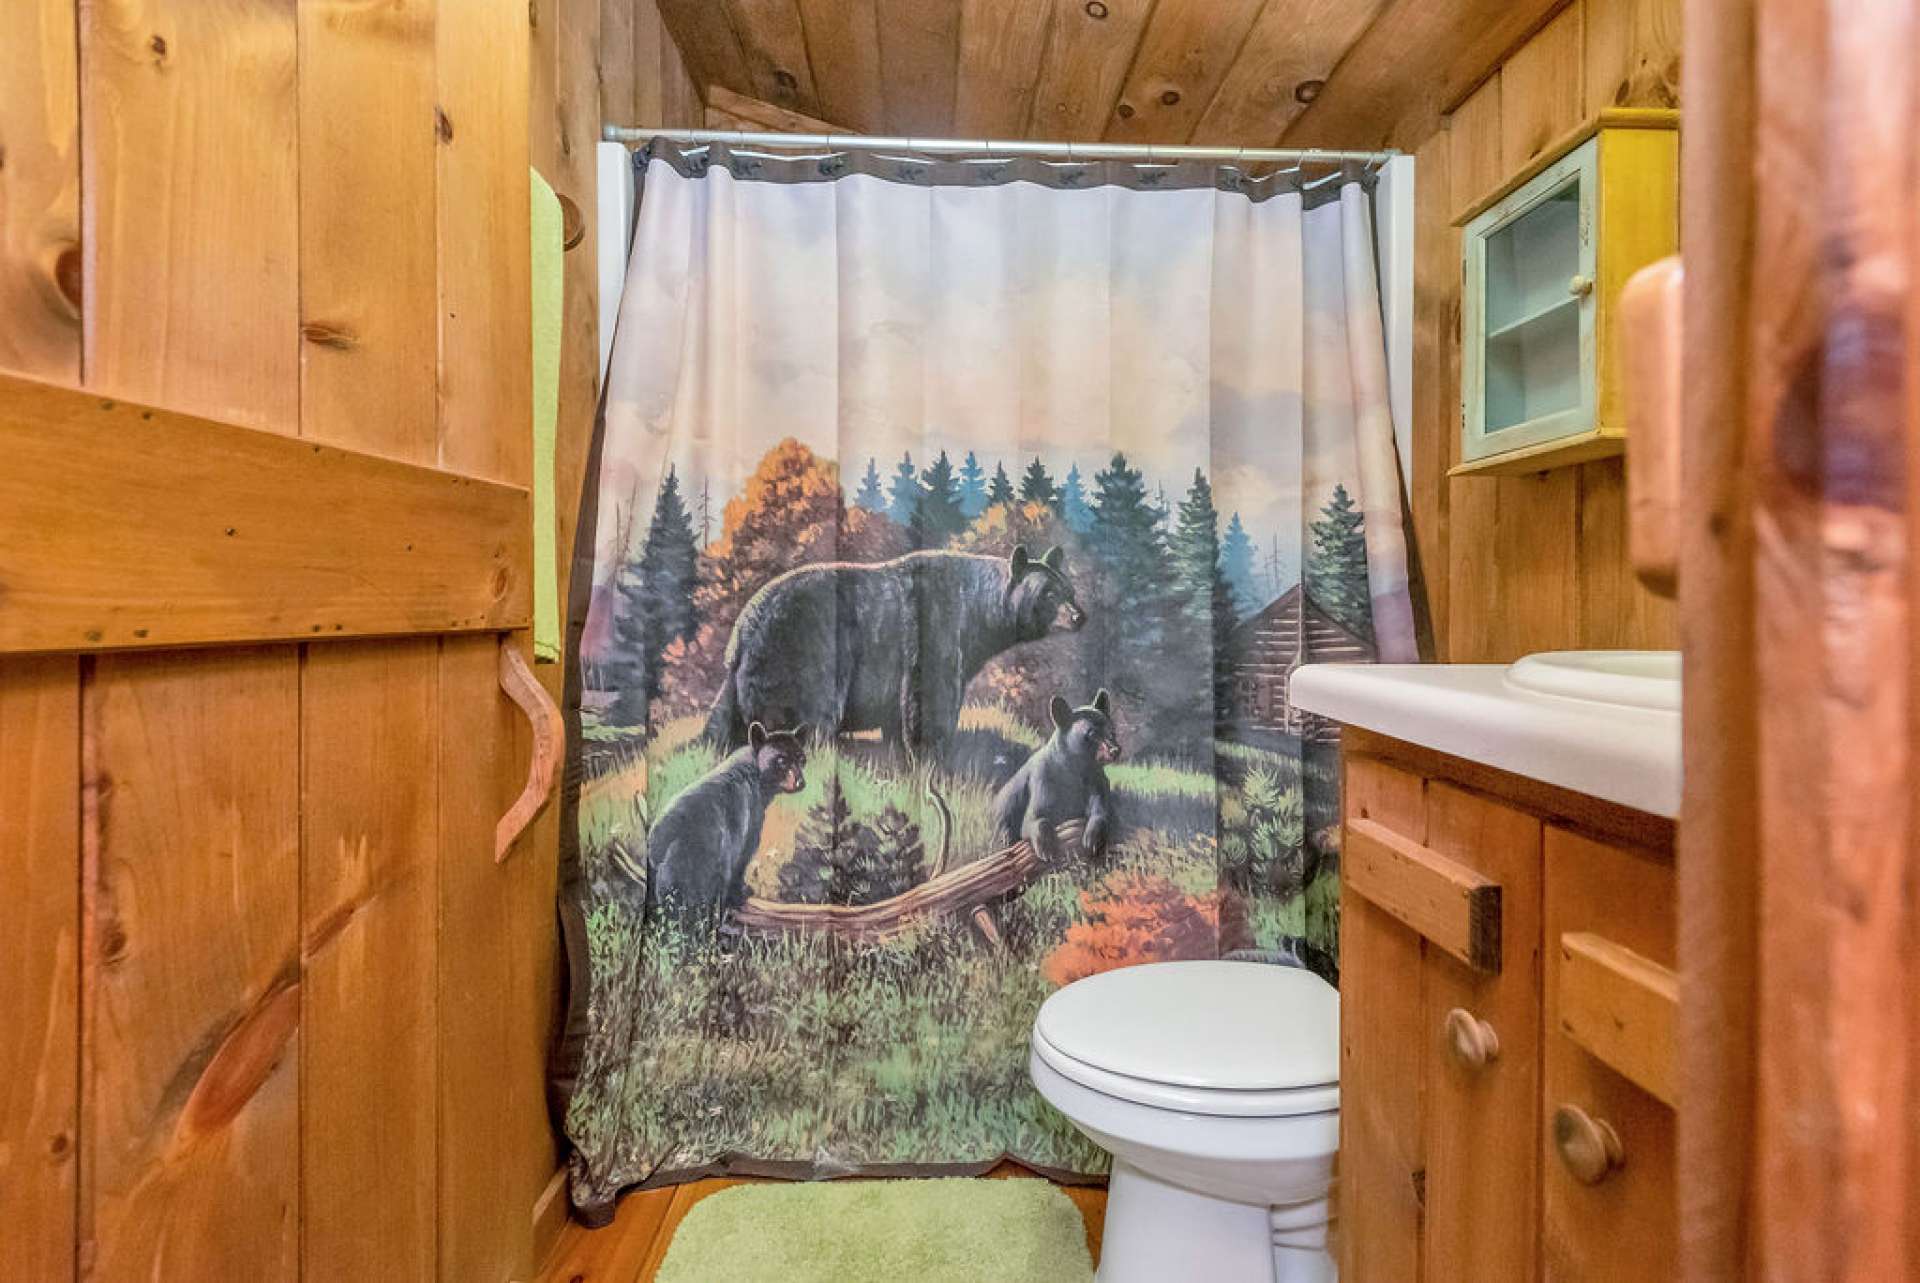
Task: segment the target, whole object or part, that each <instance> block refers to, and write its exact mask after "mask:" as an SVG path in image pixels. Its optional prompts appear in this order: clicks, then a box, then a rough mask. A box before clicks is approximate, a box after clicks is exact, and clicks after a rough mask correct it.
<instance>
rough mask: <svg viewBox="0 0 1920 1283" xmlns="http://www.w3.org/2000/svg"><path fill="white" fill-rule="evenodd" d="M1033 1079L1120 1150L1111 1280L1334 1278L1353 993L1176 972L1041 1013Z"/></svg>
mask: <svg viewBox="0 0 1920 1283" xmlns="http://www.w3.org/2000/svg"><path fill="white" fill-rule="evenodd" d="M1028 1070H1029V1072H1030V1073H1031V1074H1032V1077H1033V1082H1034V1086H1036V1087H1037V1088H1038V1089H1039V1091H1040V1094H1041V1096H1042V1097H1044V1098H1045V1099H1046V1100H1047V1101H1048V1102H1049V1103H1051V1104H1052V1105H1053V1106H1054V1108H1056V1109H1058V1110H1059V1111H1060V1112H1061V1113H1062V1114H1064V1115H1066V1117H1067V1118H1068V1120H1069V1121H1071V1122H1072V1123H1073V1125H1074V1126H1075V1127H1077V1128H1079V1129H1080V1130H1081V1131H1082V1132H1084V1133H1085V1134H1086V1135H1087V1136H1088V1137H1090V1138H1091V1139H1092V1140H1094V1141H1095V1142H1096V1143H1098V1144H1099V1145H1100V1146H1101V1147H1102V1148H1103V1149H1106V1150H1107V1151H1108V1152H1110V1153H1111V1154H1112V1155H1113V1176H1112V1180H1111V1182H1110V1184H1109V1186H1108V1193H1107V1219H1106V1228H1105V1231H1104V1233H1103V1236H1102V1248H1101V1255H1100V1271H1099V1274H1098V1275H1097V1276H1096V1278H1097V1283H1187V1281H1189V1280H1191V1281H1192V1283H1330V1281H1331V1280H1333V1279H1334V1278H1335V1271H1334V1264H1333V1258H1332V1256H1331V1254H1330V1253H1329V1251H1328V1247H1327V1229H1328V1219H1329V1206H1328V1194H1329V1190H1330V1187H1331V1184H1332V1179H1333V1160H1334V1154H1335V1152H1336V1151H1337V1150H1338V1148H1339V1144H1340V1113H1339V1109H1340V1087H1339V1077H1340V996H1339V994H1338V993H1337V992H1336V991H1335V990H1334V988H1333V987H1332V986H1331V985H1329V984H1327V983H1326V981H1324V980H1322V979H1320V978H1319V977H1318V976H1316V975H1314V974H1312V973H1311V972H1308V971H1301V970H1298V969H1295V968H1290V967H1277V966H1269V965H1266V964H1263V963H1254V962H1162V963H1149V964H1146V965H1143V966H1137V967H1125V968H1122V969H1120V970H1117V971H1109V972H1104V973H1102V974H1100V975H1097V976H1089V977H1088V978H1087V979H1085V980H1080V981H1076V982H1075V983H1073V984H1070V985H1068V986H1066V987H1065V988H1064V989H1061V990H1060V991H1059V992H1057V993H1055V994H1054V995H1053V996H1052V997H1050V998H1048V999H1047V1001H1046V1002H1045V1003H1044V1004H1042V1006H1041V1008H1040V1014H1039V1016H1038V1017H1037V1018H1036V1019H1035V1021H1034V1026H1033V1039H1032V1052H1031V1055H1030V1056H1029V1059H1028Z"/></svg>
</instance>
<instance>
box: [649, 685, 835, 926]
mask: <svg viewBox="0 0 1920 1283" xmlns="http://www.w3.org/2000/svg"><path fill="white" fill-rule="evenodd" d="M808 737H809V733H808V729H807V728H806V727H805V726H801V727H798V728H796V729H794V730H791V731H768V730H767V729H766V728H765V727H764V726H762V725H761V724H760V723H759V722H755V723H753V724H752V725H751V726H749V727H748V728H747V744H746V747H744V748H742V749H740V751H738V752H737V753H734V754H733V755H731V756H730V757H727V758H725V759H723V760H722V761H721V762H720V764H719V765H718V766H716V767H714V768H713V769H712V770H711V771H709V772H707V774H705V775H704V776H702V777H701V778H700V779H699V780H697V781H695V782H694V783H693V784H690V785H688V786H687V788H686V789H685V790H684V791H683V792H682V793H681V794H680V795H679V796H678V797H676V798H674V799H673V801H672V802H671V803H669V804H668V806H667V809H666V810H665V811H663V812H662V813H661V815H660V818H659V819H658V820H657V821H655V822H654V825H653V829H652V831H651V832H649V833H648V834H647V916H648V917H649V918H655V917H662V916H664V917H667V918H670V919H672V920H674V921H677V922H679V923H680V924H682V925H683V926H688V927H696V926H703V925H706V926H712V925H718V923H719V922H720V920H721V919H722V918H724V917H725V916H726V915H727V914H728V913H731V912H732V911H733V910H735V909H737V908H739V907H740V906H741V905H742V904H744V903H745V902H746V898H747V882H746V879H747V865H748V864H749V863H750V862H751V861H752V860H753V855H754V852H755V851H757V850H759V848H760V828H761V825H762V824H763V823H764V822H765V820H766V817H767V806H768V804H769V803H771V802H772V801H773V799H774V797H775V796H776V795H778V794H781V793H798V792H799V791H800V790H801V789H803V788H805V787H806V785H807V780H806V773H805V772H806V765H807V740H808Z"/></svg>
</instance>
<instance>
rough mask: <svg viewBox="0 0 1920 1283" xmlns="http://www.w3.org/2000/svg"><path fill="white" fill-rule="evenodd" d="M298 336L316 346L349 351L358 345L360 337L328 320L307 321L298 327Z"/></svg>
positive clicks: (337, 350)
mask: <svg viewBox="0 0 1920 1283" xmlns="http://www.w3.org/2000/svg"><path fill="white" fill-rule="evenodd" d="M300 337H301V338H303V339H305V340H306V341H307V342H309V343H312V344H314V345H315V346H317V347H324V348H332V349H333V350H334V351H336V352H351V351H353V349H355V348H357V347H359V346H360V337H359V336H358V335H357V334H355V333H354V332H353V331H352V330H350V329H348V328H347V327H346V326H344V325H334V324H332V323H331V322H328V321H308V322H307V323H306V324H305V325H302V326H301V327H300Z"/></svg>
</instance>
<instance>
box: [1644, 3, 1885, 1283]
mask: <svg viewBox="0 0 1920 1283" xmlns="http://www.w3.org/2000/svg"><path fill="white" fill-rule="evenodd" d="M1913 10H1914V6H1913V4H1912V3H1911V0H1875V2H1873V3H1859V2H1857V0H1791V2H1789V0H1758V3H1755V4H1751V5H1747V4H1735V5H1728V4H1721V3H1716V2H1715V0H1692V2H1691V3H1689V5H1688V10H1687V15H1686V42H1687V48H1686V76H1687V88H1686V101H1687V111H1688V121H1687V130H1686V133H1687V137H1686V139H1685V140H1684V142H1683V160H1682V169H1683V173H1682V182H1683V214H1682V217H1683V220H1684V222H1683V229H1682V239H1681V247H1682V256H1683V260H1684V262H1685V267H1686V279H1685V287H1684V288H1685V296H1686V297H1685V326H1684V328H1685V341H1684V343H1685V345H1684V355H1685V366H1686V369H1687V371H1688V378H1687V382H1686V395H1685V397H1684V400H1683V420H1684V429H1683V436H1682V473H1683V477H1684V486H1683V493H1684V494H1685V495H1686V496H1687V501H1686V504H1685V506H1684V507H1683V509H1682V513H1681V519H1682V529H1681V562H1680V575H1679V590H1680V608H1681V614H1682V634H1683V636H1684V638H1685V650H1686V683H1687V701H1686V708H1685V714H1684V719H1685V720H1684V726H1685V729H1684V751H1685V758H1686V775H1687V796H1686V807H1685V811H1684V813H1683V815H1682V817H1681V826H1680V833H1681V850H1680V854H1679V859H1678V870H1679V875H1680V882H1681V921H1680V962H1681V978H1682V991H1681V1001H1682V1032H1681V1048H1682V1053H1681V1054H1682V1057H1683V1060H1682V1076H1681V1084H1680V1091H1681V1105H1682V1108H1681V1115H1680V1135H1679V1144H1680V1156H1679V1162H1680V1177H1679V1180H1680V1198H1681V1240H1682V1252H1681V1265H1682V1276H1683V1277H1685V1278H1687V1279H1695V1280H1710V1279H1711V1280H1721V1279H1730V1278H1769V1279H1791V1280H1822V1281H1835V1283H1837V1281H1840V1280H1860V1281H1861V1283H1866V1281H1867V1280H1882V1279H1896V1278H1911V1277H1914V1276H1915V1274H1916V1273H1917V1272H1920V1211H1916V1204H1915V1201H1914V1199H1913V1195H1912V1189H1913V1177H1914V1172H1915V1168H1916V1162H1920V1157H1917V1155H1920V1149H1917V1147H1916V1144H1915V1141H1914V1137H1915V1136H1916V1134H1917V1132H1920V1129H1917V1128H1916V1119H1917V1118H1920V1102H1917V1101H1916V1092H1915V1088H1914V1083H1915V1082H1916V1076H1915V1059H1914V1055H1913V1048H1914V1046H1915V1045H1916V1033H1917V1027H1920V1008H1916V1006H1915V1004H1914V1001H1913V997H1912V995H1913V992H1914V976H1915V959H1916V949H1915V943H1914V941H1915V938H1916V937H1915V929H1914V928H1915V924H1914V909H1913V903H1914V898H1913V894H1912V886H1913V883H1914V880H1915V863H1916V850H1917V849H1920V843H1916V837H1915V823H1916V815H1917V814H1920V812H1917V811H1916V807H1915V801H1914V799H1915V792H1914V785H1915V778H1916V772H1915V754H1914V744H1915V741H1916V736H1915V707H1916V705H1915V700H1914V693H1915V692H1914V674H1915V672H1916V664H1915V658H1916V653H1917V651H1916V639H1920V630H1917V629H1916V627H1915V608H1914V593H1915V589H1914V575H1913V570H1914V565H1913V562H1914V558H1913V549H1914V545H1915V531H1914V514H1915V511H1916V509H1917V508H1920V505H1917V504H1916V502H1915V498H1914V492H1913V486H1914V482H1915V478H1916V477H1920V469H1916V467H1915V459H1916V433H1917V430H1920V400H1917V399H1916V391H1917V390H1920V379H1917V378H1916V369H1917V365H1916V362H1917V360H1920V315H1916V308H1917V307H1920V290H1916V288H1915V283H1916V274H1915V255H1916V245H1917V244H1920V240H1917V238H1916V223H1915V211H1916V203H1915V202H1914V200H1913V190H1914V181H1915V174H1916V165H1915V160H1916V158H1915V150H1916V141H1915V140H1916V135H1915V132H1914V129H1913V119H1914V105H1915V104H1914V93H1915V86H1916V85H1917V84H1920V75H1916V71H1920V67H1917V66H1916V62H1920V43H1917V42H1916V40H1915V31H1916V27H1915V22H1916V15H1915V14H1914V12H1913Z"/></svg>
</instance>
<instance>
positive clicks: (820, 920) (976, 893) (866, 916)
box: [734, 820, 1084, 940]
mask: <svg viewBox="0 0 1920 1283" xmlns="http://www.w3.org/2000/svg"><path fill="white" fill-rule="evenodd" d="M1083 827H1084V826H1083V825H1082V824H1081V822H1080V821H1078V820H1069V821H1068V822H1067V823H1065V824H1062V825H1060V826H1059V828H1057V829H1056V830H1055V832H1057V833H1058V834H1059V835H1060V841H1061V843H1062V844H1063V845H1065V846H1067V847H1068V848H1070V849H1074V850H1078V849H1079V845H1080V830H1081V829H1082V828H1083ZM1044 872H1046V865H1045V863H1044V862H1043V861H1042V860H1041V859H1040V857H1039V856H1038V855H1036V854H1035V853H1034V850H1033V847H1032V846H1030V845H1028V843H1027V842H1026V841H1025V840H1024V839H1022V840H1021V841H1019V842H1015V843H1014V844H1013V845H1012V846H1010V847H1006V848H1004V849H1002V850H999V851H995V852H994V853H993V854H992V855H989V856H986V857H984V858H982V859H979V860H975V861H974V862H973V863H972V864H963V865H961V866H960V867H959V868H957V869H954V870H952V871H950V872H947V873H943V874H941V875H940V876H939V877H937V878H929V879H928V880H927V881H925V882H922V883H921V884H920V885H919V886H917V887H914V888H913V889H912V890H911V891H902V892H901V893H900V894H899V895H895V896H889V897H887V898H886V899H884V900H876V901H874V902H873V903H872V904H788V903H784V902H782V901H779V900H762V899H760V898H758V897H754V898H751V899H749V900H748V901H747V902H746V904H744V905H742V906H741V907H740V908H739V909H738V910H736V911H735V912H734V921H735V922H736V923H737V924H738V925H739V926H740V927H741V929H742V930H746V931H825V932H829V933H831V934H833V935H839V936H846V937H848V938H849V939H855V940H884V939H886V938H887V937H888V936H891V935H897V934H899V933H900V932H901V931H903V930H904V929H906V927H907V925H908V924H909V923H911V922H912V921H914V920H915V919H917V918H923V917H927V916H929V915H934V914H939V915H947V914H958V915H961V916H968V915H971V914H972V913H973V912H974V910H976V909H981V908H985V907H986V906H988V905H991V904H994V903H997V902H998V901H1001V900H1005V899H1007V898H1009V897H1011V896H1014V895H1018V894H1019V893H1020V892H1021V891H1023V890H1025V889H1026V886H1027V884H1028V883H1029V882H1032V881H1033V880H1034V879H1035V878H1037V877H1039V876H1040V875H1041V874H1042V873H1044Z"/></svg>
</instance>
